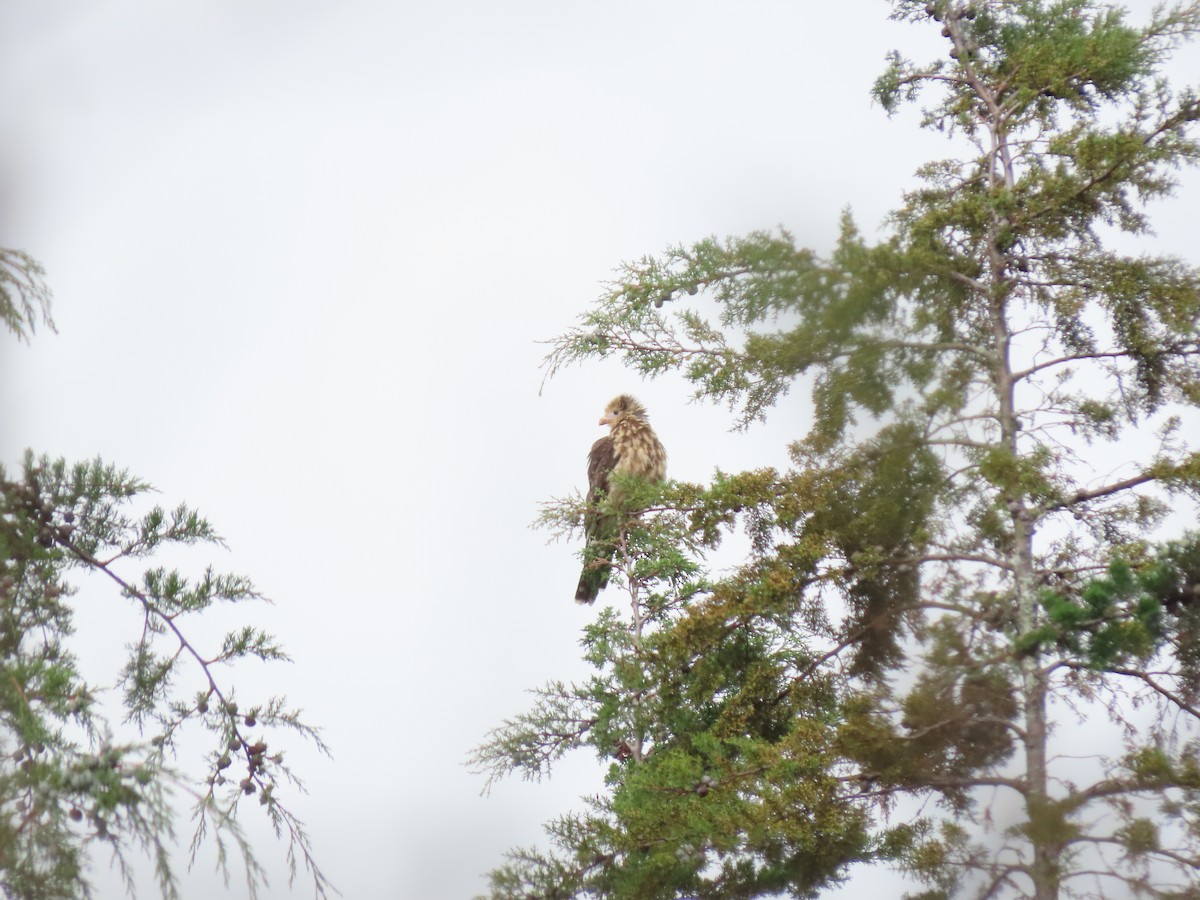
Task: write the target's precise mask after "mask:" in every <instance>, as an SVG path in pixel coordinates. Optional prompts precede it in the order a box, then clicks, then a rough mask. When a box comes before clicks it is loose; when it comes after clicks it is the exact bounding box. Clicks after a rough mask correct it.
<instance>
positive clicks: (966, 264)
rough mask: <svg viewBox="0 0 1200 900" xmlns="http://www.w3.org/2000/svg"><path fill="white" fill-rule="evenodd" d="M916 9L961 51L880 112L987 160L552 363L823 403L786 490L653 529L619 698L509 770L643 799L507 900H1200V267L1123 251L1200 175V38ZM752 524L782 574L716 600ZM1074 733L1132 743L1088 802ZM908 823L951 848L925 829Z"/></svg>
mask: <svg viewBox="0 0 1200 900" xmlns="http://www.w3.org/2000/svg"><path fill="white" fill-rule="evenodd" d="M893 8H894V17H895V18H898V19H901V20H906V21H910V22H914V23H921V24H923V25H925V26H926V27H932V28H935V29H940V30H941V33H942V36H943V38H944V39H945V40H946V42H947V43H946V45H945V47H946V52H945V54H944V55H943V56H942V58H940V59H936V60H934V61H933V62H931V63H929V64H926V65H921V64H917V63H913V62H911V61H908V60H907V59H905V58H904V56H903V55H902V54H900V53H899V52H896V53H893V54H892V55H891V56H890V57H889V60H888V67H887V69H886V71H885V72H884V74H883V75H882V76H881V77H880V79H879V80H878V82H877V83H876V85H875V96H876V98H877V99H878V100H879V101H880V103H881V104H882V105H883V107H884V108H885V109H886V110H887V111H888V112H889V113H890V112H894V111H896V110H897V109H899V107H900V105H901V104H904V103H908V102H911V101H914V100H916V99H917V98H921V99H922V100H923V101H924V102H925V103H926V104H927V105H926V107H925V109H924V116H923V120H922V124H923V125H924V126H925V127H929V128H934V129H936V130H938V131H941V132H944V133H946V134H948V135H952V136H953V137H954V138H955V140H956V142H957V143H956V146H957V147H959V148H962V149H964V150H965V152H964V153H962V154H961V155H960V156H959V157H957V158H952V159H945V160H937V161H933V162H931V163H929V164H928V165H926V166H924V167H923V168H922V169H921V170H920V172H919V173H918V176H919V182H918V184H917V186H916V187H914V188H913V189H912V190H910V191H909V192H908V193H906V194H905V195H904V197H903V202H902V205H901V206H900V207H899V208H898V209H897V210H896V211H895V212H894V213H893V214H892V215H891V216H890V218H889V219H888V229H887V232H886V233H885V234H884V236H883V237H882V239H881V240H880V241H879V242H878V243H876V244H873V245H872V244H868V243H867V242H866V241H865V240H864V238H863V237H862V236H861V234H860V233H859V231H858V229H857V228H856V226H855V225H854V223H853V221H852V220H851V218H850V216H849V214H848V213H847V214H846V215H845V216H844V217H843V219H842V222H841V224H840V229H839V234H838V238H837V241H836V244H835V246H834V249H833V251H832V252H831V253H830V254H828V256H827V257H822V256H820V255H818V254H816V253H814V252H813V251H811V250H808V249H805V248H801V247H797V246H796V245H795V243H794V241H793V239H792V237H791V236H790V235H789V234H788V233H787V232H785V231H781V232H779V233H766V232H755V233H752V234H750V235H748V236H746V237H741V238H729V239H721V240H718V239H715V238H709V239H705V240H700V241H696V242H694V243H692V244H690V245H680V246H676V247H672V248H669V249H668V250H667V251H666V252H665V253H663V254H662V255H661V256H657V257H650V256H648V257H644V258H643V259H641V260H639V261H637V262H636V263H633V264H629V265H626V266H625V267H623V268H622V269H620V270H619V272H618V276H617V279H616V280H615V281H614V283H613V284H611V285H610V286H608V288H607V289H606V290H605V291H604V293H603V294H602V296H601V297H600V298H599V301H598V302H597V303H596V304H595V305H594V306H593V307H592V308H591V309H590V310H588V311H587V312H585V313H584V314H583V315H582V316H581V318H580V320H579V322H578V323H577V324H576V326H575V327H574V328H571V329H570V330H568V331H567V332H566V333H565V334H564V335H562V336H561V337H559V338H558V339H556V340H555V341H554V342H553V347H552V350H551V352H550V354H549V356H548V358H547V368H548V371H549V373H550V374H553V373H554V372H556V371H557V370H558V369H559V368H560V367H561V366H564V365H568V364H573V363H578V362H582V361H584V360H589V359H605V358H610V357H617V358H620V359H621V360H623V361H624V363H625V364H626V365H628V366H629V367H631V368H632V369H634V370H635V371H637V372H639V373H640V374H642V375H644V376H646V377H658V376H660V375H664V374H667V373H675V374H678V375H681V376H682V377H683V378H685V379H687V380H688V381H689V382H690V383H691V384H692V386H693V387H694V391H695V395H696V396H697V397H700V398H703V399H706V400H712V401H714V402H719V403H722V404H725V405H728V406H729V407H730V408H731V409H735V410H736V421H737V423H738V424H739V425H741V426H747V425H749V424H750V423H752V422H753V421H755V420H757V419H762V418H765V417H766V416H767V415H769V414H770V410H771V408H772V406H773V404H775V403H776V401H778V400H779V398H780V397H782V396H783V395H784V394H785V393H787V392H788V391H789V390H791V389H792V388H793V386H796V385H803V386H806V387H807V388H809V389H810V391H811V408H812V419H811V421H810V422H808V423H806V426H807V427H806V429H805V431H804V433H802V434H797V435H796V440H795V442H794V443H793V445H792V465H791V467H790V468H788V469H787V470H785V471H777V470H769V469H762V470H755V471H750V472H744V473H734V474H728V473H724V472H720V471H718V472H717V473H716V474H715V476H714V478H713V480H712V483H711V484H709V485H687V484H671V485H666V486H664V487H662V488H661V492H660V493H657V494H654V495H650V494H643V495H641V496H640V497H639V499H638V501H637V502H636V503H633V504H631V505H630V506H629V507H628V508H627V510H626V511H625V518H624V522H625V524H624V526H623V527H622V528H621V530H620V531H621V537H620V539H619V541H618V544H619V546H617V548H616V557H615V565H616V569H617V577H616V581H617V583H618V584H621V585H624V587H625V589H626V591H627V593H628V597H629V616H628V617H624V616H621V615H618V614H617V613H616V612H615V611H613V610H608V611H606V612H604V613H602V614H601V615H600V616H599V618H598V619H597V620H596V622H595V623H594V624H593V625H591V626H589V627H588V628H587V629H586V631H585V641H584V646H585V657H586V658H587V660H588V661H589V662H590V663H591V664H592V665H593V666H594V667H595V669H596V671H597V673H598V674H597V675H596V676H595V677H594V678H593V679H592V680H591V681H589V682H588V683H586V684H584V685H577V686H576V685H571V686H563V685H560V684H557V683H552V685H551V687H549V688H547V689H546V690H545V691H544V692H542V693H541V694H540V695H539V696H540V698H541V699H540V700H539V704H538V706H537V707H536V708H535V710H534V711H533V712H532V713H530V714H527V715H525V716H522V717H518V718H516V719H512V720H510V721H508V722H506V723H504V725H502V726H501V727H500V728H498V729H496V731H494V732H493V733H492V735H491V736H490V738H489V740H488V742H487V743H485V744H484V745H483V746H482V747H481V748H480V749H479V750H478V751H477V754H476V757H475V763H476V764H477V765H478V766H479V767H480V769H481V770H483V771H484V772H487V773H489V774H490V775H491V776H492V777H496V776H499V775H504V774H508V773H510V772H514V771H521V772H522V773H523V774H526V775H527V776H531V777H540V776H541V775H543V774H545V773H546V771H548V769H547V765H548V763H549V762H550V761H552V760H554V759H557V758H558V756H559V755H561V753H563V752H566V751H567V750H570V749H574V748H582V747H585V746H587V747H589V748H590V749H591V750H592V751H594V752H596V753H597V754H598V756H600V758H601V759H604V760H609V761H610V768H609V777H608V783H607V791H606V793H605V794H603V795H600V796H598V797H597V798H596V799H595V800H594V801H593V802H592V803H591V804H590V811H589V812H588V813H587V814H584V815H577V816H567V817H564V818H562V819H560V820H559V821H558V822H556V823H555V824H554V825H552V826H551V827H550V829H549V830H550V833H551V838H552V840H553V841H554V843H555V846H556V848H557V849H556V851H555V852H554V853H553V854H549V855H545V854H541V853H539V852H537V851H520V852H518V853H515V854H514V855H513V856H512V858H511V860H510V864H509V865H507V866H505V867H504V868H502V869H500V870H498V871H497V872H496V873H495V874H494V876H493V896H495V897H517V896H522V897H523V896H531V897H572V896H584V895H586V896H606V897H635V896H636V897H643V896H644V897H683V896H689V897H690V896H697V897H708V896H713V897H716V896H721V897H725V896H739V897H753V896H778V895H780V894H786V895H791V896H808V895H810V894H812V893H814V892H818V891H820V890H821V889H822V888H823V887H825V886H827V885H829V884H832V883H834V882H835V881H836V880H837V879H838V878H840V877H842V876H843V875H844V874H845V873H846V871H847V870H848V867H849V866H850V865H852V864H853V863H856V862H864V861H888V862H891V863H894V864H896V865H898V866H899V867H900V868H901V869H902V871H904V872H905V873H907V874H908V875H909V876H910V877H912V878H913V879H916V880H917V881H919V882H920V883H921V884H922V885H923V887H924V888H927V890H925V891H924V893H920V894H915V895H913V896H921V897H928V898H934V897H946V898H949V897H952V896H962V895H970V896H989V897H990V896H1037V897H1039V898H1048V897H1057V896H1060V894H1067V893H1068V892H1076V893H1080V894H1086V895H1089V896H1091V895H1092V894H1088V893H1087V892H1089V891H1095V892H1096V894H1095V895H1101V896H1102V895H1105V894H1106V892H1111V891H1114V890H1115V891H1118V892H1131V893H1137V894H1144V895H1146V896H1155V897H1167V896H1191V895H1193V894H1194V893H1195V892H1196V890H1197V887H1198V882H1197V880H1196V874H1195V873H1196V871H1197V870H1200V764H1197V750H1196V742H1195V741H1194V740H1193V739H1192V738H1193V737H1194V736H1195V735H1196V733H1197V731H1200V711H1198V709H1197V704H1196V700H1197V691H1198V690H1200V688H1198V687H1197V686H1198V685H1200V649H1198V648H1200V640H1198V638H1200V602H1197V593H1196V591H1197V587H1196V586H1197V584H1198V583H1200V539H1198V538H1197V537H1196V536H1195V535H1191V534H1189V535H1184V536H1182V537H1179V538H1178V539H1177V540H1176V541H1174V542H1170V543H1167V544H1161V545H1156V544H1155V543H1154V538H1155V537H1156V535H1154V532H1153V529H1154V528H1155V527H1156V526H1157V525H1158V524H1159V523H1161V522H1162V520H1163V517H1164V515H1165V514H1166V513H1167V512H1168V511H1171V510H1172V509H1184V510H1190V511H1191V513H1192V514H1193V516H1194V513H1195V505H1194V504H1195V500H1196V499H1197V498H1200V450H1198V448H1197V447H1196V445H1195V435H1194V433H1191V434H1189V433H1186V429H1185V428H1184V426H1183V424H1182V423H1183V422H1185V421H1190V420H1188V419H1186V418H1184V416H1185V413H1186V414H1190V415H1191V416H1193V417H1194V416H1195V411H1196V407H1197V406H1200V338H1198V335H1200V271H1198V270H1197V269H1196V268H1195V267H1193V266H1191V265H1188V264H1186V263H1184V262H1182V261H1180V260H1178V259H1172V258H1159V257H1154V256H1151V255H1144V254H1143V255H1125V254H1122V253H1117V252H1114V251H1113V250H1112V249H1110V248H1107V247H1105V246H1104V240H1103V238H1104V237H1105V235H1107V234H1110V233H1112V231H1113V230H1114V229H1115V230H1119V231H1123V232H1126V233H1127V235H1129V236H1130V239H1131V240H1132V239H1134V238H1142V237H1145V236H1146V235H1147V234H1148V233H1149V219H1148V218H1147V212H1146V203H1147V201H1150V200H1153V199H1155V198H1159V197H1162V196H1164V195H1166V194H1168V193H1169V192H1170V191H1171V190H1172V188H1173V187H1174V184H1175V181H1174V170H1175V169H1176V168H1177V167H1179V166H1181V165H1184V164H1189V163H1194V162H1195V161H1196V160H1197V159H1198V158H1200V143H1198V142H1197V139H1196V124H1195V123H1196V122H1197V121H1198V120H1200V97H1198V96H1197V94H1196V92H1195V91H1194V90H1191V89H1184V90H1181V91H1178V92H1175V91H1173V90H1172V89H1171V88H1170V86H1168V85H1167V84H1166V83H1165V82H1163V81H1162V79H1161V78H1160V77H1159V75H1158V71H1157V70H1158V67H1159V65H1160V64H1161V63H1162V61H1163V60H1164V59H1165V58H1166V57H1167V55H1168V54H1169V53H1171V52H1172V51H1174V50H1176V49H1178V48H1179V47H1180V46H1181V45H1182V44H1183V43H1184V42H1185V41H1186V40H1188V39H1190V38H1191V37H1193V36H1194V35H1195V34H1196V33H1197V32H1198V31H1200V6H1198V5H1196V4H1195V3H1191V4H1188V5H1184V6H1177V7H1170V8H1167V7H1164V8H1162V9H1159V10H1157V11H1156V12H1155V13H1154V14H1153V16H1152V17H1151V19H1150V21H1149V22H1148V23H1147V24H1145V25H1144V26H1141V27H1136V26H1134V25H1131V24H1129V23H1128V22H1127V21H1126V16H1125V13H1124V11H1122V10H1120V9H1119V8H1116V7H1111V6H1108V5H1105V4H1102V3H1099V2H1094V0H1055V2H1044V0H974V2H967V3H958V2H949V0H928V2H926V0H894V2H893ZM1135 428H1137V429H1140V430H1143V432H1147V431H1148V430H1150V429H1156V430H1157V431H1158V434H1159V436H1160V438H1159V444H1158V449H1157V451H1155V453H1154V454H1152V455H1149V456H1148V455H1147V454H1145V453H1144V452H1137V453H1136V454H1135V453H1134V452H1133V451H1131V450H1130V449H1129V447H1128V446H1127V445H1126V443H1125V440H1126V438H1127V436H1128V435H1129V433H1130V432H1131V431H1132V430H1133V429H1135ZM1119 464H1124V465H1123V467H1122V468H1121V472H1122V476H1121V477H1120V478H1119V479H1115V478H1114V476H1113V475H1112V474H1111V472H1112V470H1113V469H1114V468H1116V466H1117V465H1119ZM1189 504H1190V505H1189ZM639 509H640V510H643V512H642V513H641V515H638V514H637V511H638V510H639ZM582 513H583V508H582V504H580V503H578V502H573V501H562V502H559V503H556V504H554V505H552V506H550V507H548V508H547V511H546V515H545V516H544V517H543V524H547V525H549V526H551V527H557V528H560V529H562V530H564V531H569V530H570V529H571V527H572V526H573V525H574V524H575V523H577V522H578V519H579V517H580V516H581V515H582ZM737 529H741V530H742V531H743V532H744V533H745V534H746V535H747V536H748V538H749V542H750V552H749V554H748V557H747V559H746V560H745V561H744V562H743V564H742V565H740V566H739V567H737V568H736V569H734V570H733V571H732V572H728V573H724V574H721V575H717V574H714V573H710V572H709V570H708V567H707V564H706V560H705V553H706V552H707V551H708V550H709V549H710V548H713V547H715V546H717V545H718V544H719V543H720V542H721V541H722V540H724V538H725V536H726V535H728V534H729V533H731V532H732V531H734V530H737ZM562 697H566V698H569V700H563V699H562ZM1138 707H1140V708H1142V709H1147V708H1154V709H1156V710H1157V712H1158V714H1159V715H1158V716H1157V718H1152V719H1151V720H1150V721H1148V722H1147V721H1146V720H1145V716H1144V715H1143V717H1142V718H1135V717H1133V716H1130V715H1129V713H1130V710H1131V708H1138ZM1062 710H1072V711H1073V713H1075V714H1078V715H1080V716H1090V715H1096V716H1099V717H1104V716H1107V717H1108V718H1109V719H1110V720H1111V721H1112V722H1113V723H1114V724H1115V725H1116V726H1117V727H1119V728H1120V730H1121V734H1122V736H1123V739H1124V741H1125V747H1124V748H1123V749H1124V752H1123V753H1122V752H1120V751H1114V752H1110V753H1108V754H1107V755H1103V754H1097V758H1096V762H1097V763H1098V765H1099V766H1100V768H1101V770H1102V774H1101V775H1100V776H1098V777H1096V778H1093V779H1092V780H1091V781H1090V782H1088V783H1076V778H1077V776H1076V774H1075V772H1074V771H1073V770H1072V769H1071V768H1070V765H1069V762H1068V763H1064V757H1063V755H1061V754H1059V753H1057V752H1056V743H1055V742H1056V740H1057V738H1056V735H1055V725H1056V722H1055V721H1054V717H1055V716H1056V715H1059V714H1060V713H1061V711H1062ZM1064 730H1065V731H1067V732H1069V730H1070V729H1069V728H1066V729H1062V728H1060V729H1059V732H1058V733H1059V734H1060V735H1061V734H1062V733H1063V732H1064ZM1068 759H1069V758H1068ZM705 777H708V778H710V779H711V780H710V781H704V778H705ZM1085 777H1086V778H1091V776H1090V775H1088V776H1085ZM729 789H733V790H729ZM997 793H1000V794H1003V795H1005V797H1007V798H1013V799H1015V800H1016V805H1017V807H1018V808H1019V809H1020V810H1021V814H1020V815H1019V816H1018V817H1017V818H1016V819H1015V820H1013V821H1007V822H1004V823H997V822H996V821H995V820H994V818H993V815H992V807H993V806H996V807H997V808H999V809H1004V808H1007V806H1008V804H997V803H996V799H995V795H996V794H997ZM775 798H783V800H784V801H785V803H784V805H782V806H778V805H774V804H775V803H776V799H775ZM902 798H903V799H910V800H912V801H914V802H917V803H920V804H921V808H922V809H923V810H924V811H925V812H924V813H923V818H921V819H919V820H917V821H915V822H897V821H896V819H895V818H894V817H893V813H894V810H895V808H896V806H895V804H897V803H898V802H899V801H900V800H901V799H902ZM1153 806H1157V807H1158V811H1159V812H1160V813H1161V814H1162V816H1163V817H1166V818H1169V821H1170V822H1171V823H1172V826H1171V829H1170V833H1169V835H1168V834H1167V833H1166V830H1165V829H1158V828H1156V827H1155V826H1154V825H1152V824H1150V823H1152V822H1157V821H1158V820H1157V819H1153V818H1148V816H1147V809H1149V808H1150V807H1153ZM795 810H803V814H802V815H801V816H800V820H796V819H794V818H792V817H790V816H789V813H790V812H794V811H795ZM1168 845H1169V846H1168ZM818 851H820V852H818ZM802 859H803V860H807V862H804V863H803V865H804V866H806V867H807V868H798V867H800V866H801V861H802Z"/></svg>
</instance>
